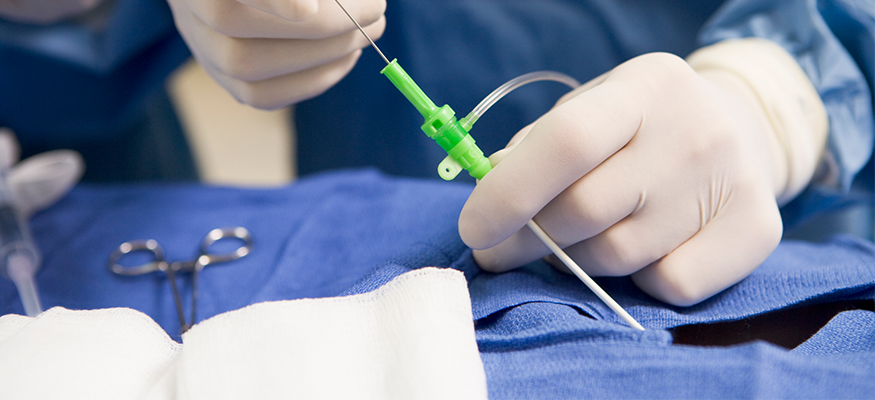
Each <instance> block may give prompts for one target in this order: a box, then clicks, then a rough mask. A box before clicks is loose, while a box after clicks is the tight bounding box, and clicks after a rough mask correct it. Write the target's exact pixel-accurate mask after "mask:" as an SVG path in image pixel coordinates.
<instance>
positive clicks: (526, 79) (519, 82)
mask: <svg viewBox="0 0 875 400" xmlns="http://www.w3.org/2000/svg"><path fill="white" fill-rule="evenodd" d="M334 1H335V2H336V3H337V5H338V6H340V8H341V9H342V10H343V12H344V13H346V16H347V17H349V19H350V20H352V22H353V23H354V24H355V26H356V27H357V28H358V29H359V31H360V32H361V33H362V34H363V35H365V37H366V38H367V39H368V41H369V42H371V46H373V47H374V49H375V50H377V53H380V57H383V61H385V62H386V64H389V59H388V58H386V56H385V55H383V52H382V51H380V48H379V47H377V44H376V43H374V41H373V40H371V37H370V36H368V34H367V33H365V30H364V29H362V26H361V25H359V23H358V21H356V20H355V18H353V17H352V15H350V14H349V11H346V7H344V6H343V4H340V0H334ZM544 80H551V81H556V82H561V83H564V84H566V85H568V86H570V87H571V88H572V89H573V88H576V87H577V86H580V82H578V81H577V80H576V79H574V78H572V77H570V76H568V75H565V74H562V73H559V72H553V71H538V72H532V73H528V74H525V75H521V76H519V77H517V78H515V79H512V80H510V81H508V82H507V83H505V84H504V85H501V86H500V87H498V89H495V90H493V91H492V93H490V94H489V95H488V96H486V98H484V99H483V100H482V101H481V102H480V104H478V105H477V106H476V107H474V110H472V111H471V112H470V113H469V114H468V116H467V117H465V118H464V119H463V122H462V123H463V124H464V125H466V127H465V128H466V129H467V130H470V129H471V126H472V125H474V122H477V119H479V118H480V116H481V115H483V113H485V112H486V110H488V109H489V107H492V105H493V104H495V103H496V102H497V101H498V100H500V99H501V98H502V97H504V96H505V95H506V94H508V93H510V92H512V91H513V90H514V89H516V88H518V87H520V86H523V85H525V84H528V83H532V82H537V81H544ZM526 225H528V226H529V228H530V229H531V230H532V231H533V232H535V235H536V236H538V238H539V239H541V241H542V242H544V244H545V245H547V247H548V248H550V251H552V252H553V254H556V257H559V259H560V260H562V262H563V263H565V265H566V266H568V268H569V269H570V270H571V272H573V273H574V274H575V275H577V277H578V278H579V279H580V280H581V281H583V283H584V284H585V285H586V286H587V287H588V288H589V289H590V290H592V291H593V293H595V295H596V296H598V298H599V299H601V301H602V302H603V303H605V305H607V306H608V307H610V308H611V310H614V312H615V313H617V315H619V316H620V318H622V319H623V320H624V321H626V323H627V324H629V325H630V326H631V327H633V328H635V329H638V330H642V331H643V330H644V327H643V326H641V324H639V323H638V321H635V319H634V318H632V316H631V315H629V313H627V312H626V310H624V309H623V307H621V306H620V305H619V304H617V302H616V301H614V299H613V298H611V296H610V295H608V293H607V292H605V291H604V289H602V288H601V287H600V286H599V285H598V284H597V283H595V281H593V280H592V278H590V277H589V275H587V274H586V272H583V269H581V268H580V266H579V265H577V263H575V262H574V260H572V259H571V257H569V256H568V255H567V254H565V252H564V251H562V248H560V247H559V245H557V244H556V242H554V241H553V239H551V238H550V236H548V235H547V233H546V232H544V230H543V229H541V227H540V226H538V224H537V223H535V220H530V221H529V222H527V223H526Z"/></svg>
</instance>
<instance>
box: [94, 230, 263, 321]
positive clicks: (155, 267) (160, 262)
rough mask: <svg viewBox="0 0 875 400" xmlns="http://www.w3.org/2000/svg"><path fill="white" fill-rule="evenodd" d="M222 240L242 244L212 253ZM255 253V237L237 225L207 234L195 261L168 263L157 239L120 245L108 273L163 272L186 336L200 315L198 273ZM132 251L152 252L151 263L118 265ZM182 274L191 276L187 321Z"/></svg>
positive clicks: (130, 274)
mask: <svg viewBox="0 0 875 400" xmlns="http://www.w3.org/2000/svg"><path fill="white" fill-rule="evenodd" d="M223 240H238V241H240V242H242V245H241V246H240V247H238V248H237V249H236V250H233V251H230V252H228V253H211V252H210V247H211V246H213V244H214V243H216V242H218V241H223ZM251 251H252V235H251V234H250V233H249V231H248V230H247V229H246V228H243V227H240V226H237V227H231V228H216V229H213V230H211V231H210V232H209V233H207V236H206V237H204V239H203V241H201V245H200V249H199V251H198V255H197V257H196V258H195V259H193V260H187V261H174V262H170V263H168V262H167V261H166V260H165V259H164V249H163V248H162V247H161V245H159V244H158V242H157V241H155V240H154V239H149V240H132V241H130V242H124V243H122V244H121V245H119V246H118V247H117V248H116V249H115V251H113V252H112V254H110V256H109V264H108V265H109V270H110V271H112V272H113V273H115V274H117V275H125V276H137V275H145V274H149V273H152V272H159V271H160V272H163V273H164V274H166V275H167V279H168V280H169V281H170V290H171V291H172V292H173V302H174V303H175V304H176V314H177V315H178V316H179V325H180V327H181V329H182V333H185V332H186V331H187V330H188V329H189V328H191V327H192V326H193V325H194V324H195V322H196V312H197V296H198V291H197V274H198V273H199V272H200V271H201V270H203V269H204V267H206V266H207V265H213V264H217V263H222V262H228V261H233V260H237V259H239V258H241V257H244V256H246V255H247V254H249V253H250V252H251ZM132 252H145V253H151V257H152V258H151V261H149V262H146V263H145V264H141V265H137V266H125V265H122V264H120V263H119V262H120V261H121V260H122V258H123V257H125V255H127V254H130V253H132ZM179 272H189V273H191V293H192V294H191V318H190V322H186V321H185V314H184V311H183V309H182V297H181V296H180V294H179V289H178V288H177V286H176V274H177V273H179Z"/></svg>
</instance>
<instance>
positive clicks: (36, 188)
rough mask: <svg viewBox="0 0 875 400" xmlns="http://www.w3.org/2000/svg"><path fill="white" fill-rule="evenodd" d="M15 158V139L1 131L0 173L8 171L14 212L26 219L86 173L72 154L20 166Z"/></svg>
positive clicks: (48, 155)
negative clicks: (14, 207) (0, 171)
mask: <svg viewBox="0 0 875 400" xmlns="http://www.w3.org/2000/svg"><path fill="white" fill-rule="evenodd" d="M18 157H19V148H18V141H17V140H16V139H15V135H14V134H13V133H12V131H11V130H9V129H6V128H0V170H2V171H7V172H6V181H7V184H8V185H9V188H10V189H11V190H12V192H13V196H12V197H13V198H14V199H15V201H16V210H17V211H18V212H19V213H20V214H21V217H22V218H25V219H27V218H29V217H30V216H31V215H32V214H33V213H35V212H37V211H39V210H42V209H43V208H46V207H48V206H50V205H52V204H54V203H55V202H56V201H58V200H59V199H60V198H61V197H63V196H64V195H65V194H67V192H69V191H70V189H72V188H73V186H75V185H76V183H77V182H79V179H80V178H82V174H83V172H85V163H84V161H83V160H82V156H81V155H79V153H77V152H75V151H73V150H54V151H49V152H45V153H40V154H37V155H35V156H32V157H28V158H27V159H25V160H23V161H21V162H18Z"/></svg>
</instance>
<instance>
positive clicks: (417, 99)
mask: <svg viewBox="0 0 875 400" xmlns="http://www.w3.org/2000/svg"><path fill="white" fill-rule="evenodd" d="M334 1H335V2H336V3H337V5H338V6H340V8H341V9H342V10H343V12H344V13H346V16H347V17H349V19H350V20H352V22H353V23H354V24H355V26H356V27H357V28H358V29H359V31H360V32H361V33H362V34H363V35H365V37H366V38H367V39H368V41H369V42H371V46H373V47H374V49H375V50H377V53H380V57H382V58H383V61H385V62H386V64H388V65H386V68H383V70H382V71H380V73H381V74H383V75H385V76H386V77H387V78H389V80H390V81H391V82H392V84H393V85H395V87H396V88H398V90H400V91H401V93H402V94H404V97H406V98H407V100H409V101H410V103H411V104H413V106H414V107H416V109H417V110H418V111H419V113H420V114H422V117H423V118H425V123H423V124H422V131H423V132H425V134H426V135H428V137H430V138H432V139H434V141H435V142H437V144H439V145H440V146H441V147H442V148H443V149H444V151H446V152H447V157H446V158H444V160H443V161H441V163H440V164H439V165H438V175H440V176H441V178H444V179H445V180H448V181H449V180H453V178H455V177H456V176H457V175H459V173H460V172H462V169H466V170H468V173H469V174H471V176H473V177H474V178H476V179H482V178H483V177H484V176H485V175H486V173H487V172H489V170H491V169H492V166H491V165H490V164H489V160H488V159H487V158H486V157H485V156H484V155H483V151H481V150H480V148H479V147H477V145H476V144H475V143H474V138H472V137H471V135H469V134H468V131H469V130H470V129H471V125H473V124H474V121H473V120H472V121H469V120H468V119H467V118H463V119H462V121H461V122H460V121H458V120H456V112H455V111H453V109H452V108H450V106H449V105H446V104H444V106H443V107H440V108H438V106H436V105H435V104H434V102H433V101H431V99H429V98H428V96H426V95H425V92H423V91H422V89H420V88H419V85H417V84H416V82H414V81H413V79H412V78H411V77H410V75H407V72H405V71H404V69H403V68H401V65H399V64H398V60H392V62H389V59H388V58H386V56H385V55H383V52H382V51H380V48H379V47H377V44H376V43H374V41H373V40H372V39H371V37H370V36H368V34H367V33H366V32H365V30H364V29H362V26H361V25H359V23H358V21H356V20H355V18H353V17H352V15H350V14H349V11H346V7H344V6H343V4H340V0H334Z"/></svg>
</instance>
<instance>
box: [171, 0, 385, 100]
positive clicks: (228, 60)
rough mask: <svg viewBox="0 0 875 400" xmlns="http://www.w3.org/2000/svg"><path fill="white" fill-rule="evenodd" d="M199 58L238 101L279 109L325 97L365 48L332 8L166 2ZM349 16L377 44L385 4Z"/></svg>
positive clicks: (290, 0)
mask: <svg viewBox="0 0 875 400" xmlns="http://www.w3.org/2000/svg"><path fill="white" fill-rule="evenodd" d="M168 2H169V3H170V7H171V10H172V11H173V18H174V20H175V21H176V26H177V28H178V29H179V32H180V33H181V34H182V37H183V39H185V42H186V43H187V44H188V47H189V48H190V49H191V51H192V53H193V54H194V56H195V58H196V59H197V60H198V62H199V63H200V64H201V66H203V68H204V69H205V70H206V71H207V72H208V73H209V74H210V76H212V77H213V79H215V80H216V81H217V82H218V83H219V84H220V85H222V86H223V87H224V88H225V89H227V90H228V91H229V92H230V93H231V94H232V95H233V96H234V97H235V98H237V100H238V101H240V102H241V103H245V104H249V105H251V106H254V107H257V108H261V109H277V108H282V107H285V106H287V105H289V104H293V103H297V102H300V101H303V100H306V99H309V98H312V97H315V96H318V95H319V94H321V93H323V92H324V91H326V90H327V89H328V88H330V87H331V86H333V85H334V84H336V83H337V82H338V81H340V79H341V78H343V77H344V76H346V74H347V73H349V71H350V70H351V69H352V67H353V66H354V65H355V63H356V61H357V60H358V58H359V56H360V55H361V48H362V47H365V46H368V45H369V43H368V41H367V39H365V37H364V36H363V35H362V34H361V33H360V32H358V30H357V28H356V27H355V25H354V24H353V23H352V21H350V20H349V17H347V16H346V14H344V13H343V10H341V8H340V7H339V6H338V5H337V4H336V3H335V2H334V0H168ZM344 6H345V7H346V9H347V10H348V11H349V12H350V14H351V15H352V16H353V17H355V18H356V20H357V21H358V22H359V23H360V24H361V25H362V26H363V27H364V29H365V31H366V32H367V33H368V34H369V35H370V36H371V38H372V39H374V40H376V39H377V38H379V37H380V36H381V35H382V34H383V29H384V27H385V25H386V21H385V18H384V16H383V12H384V11H385V9H386V2H385V0H356V1H347V2H345V3H344Z"/></svg>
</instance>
